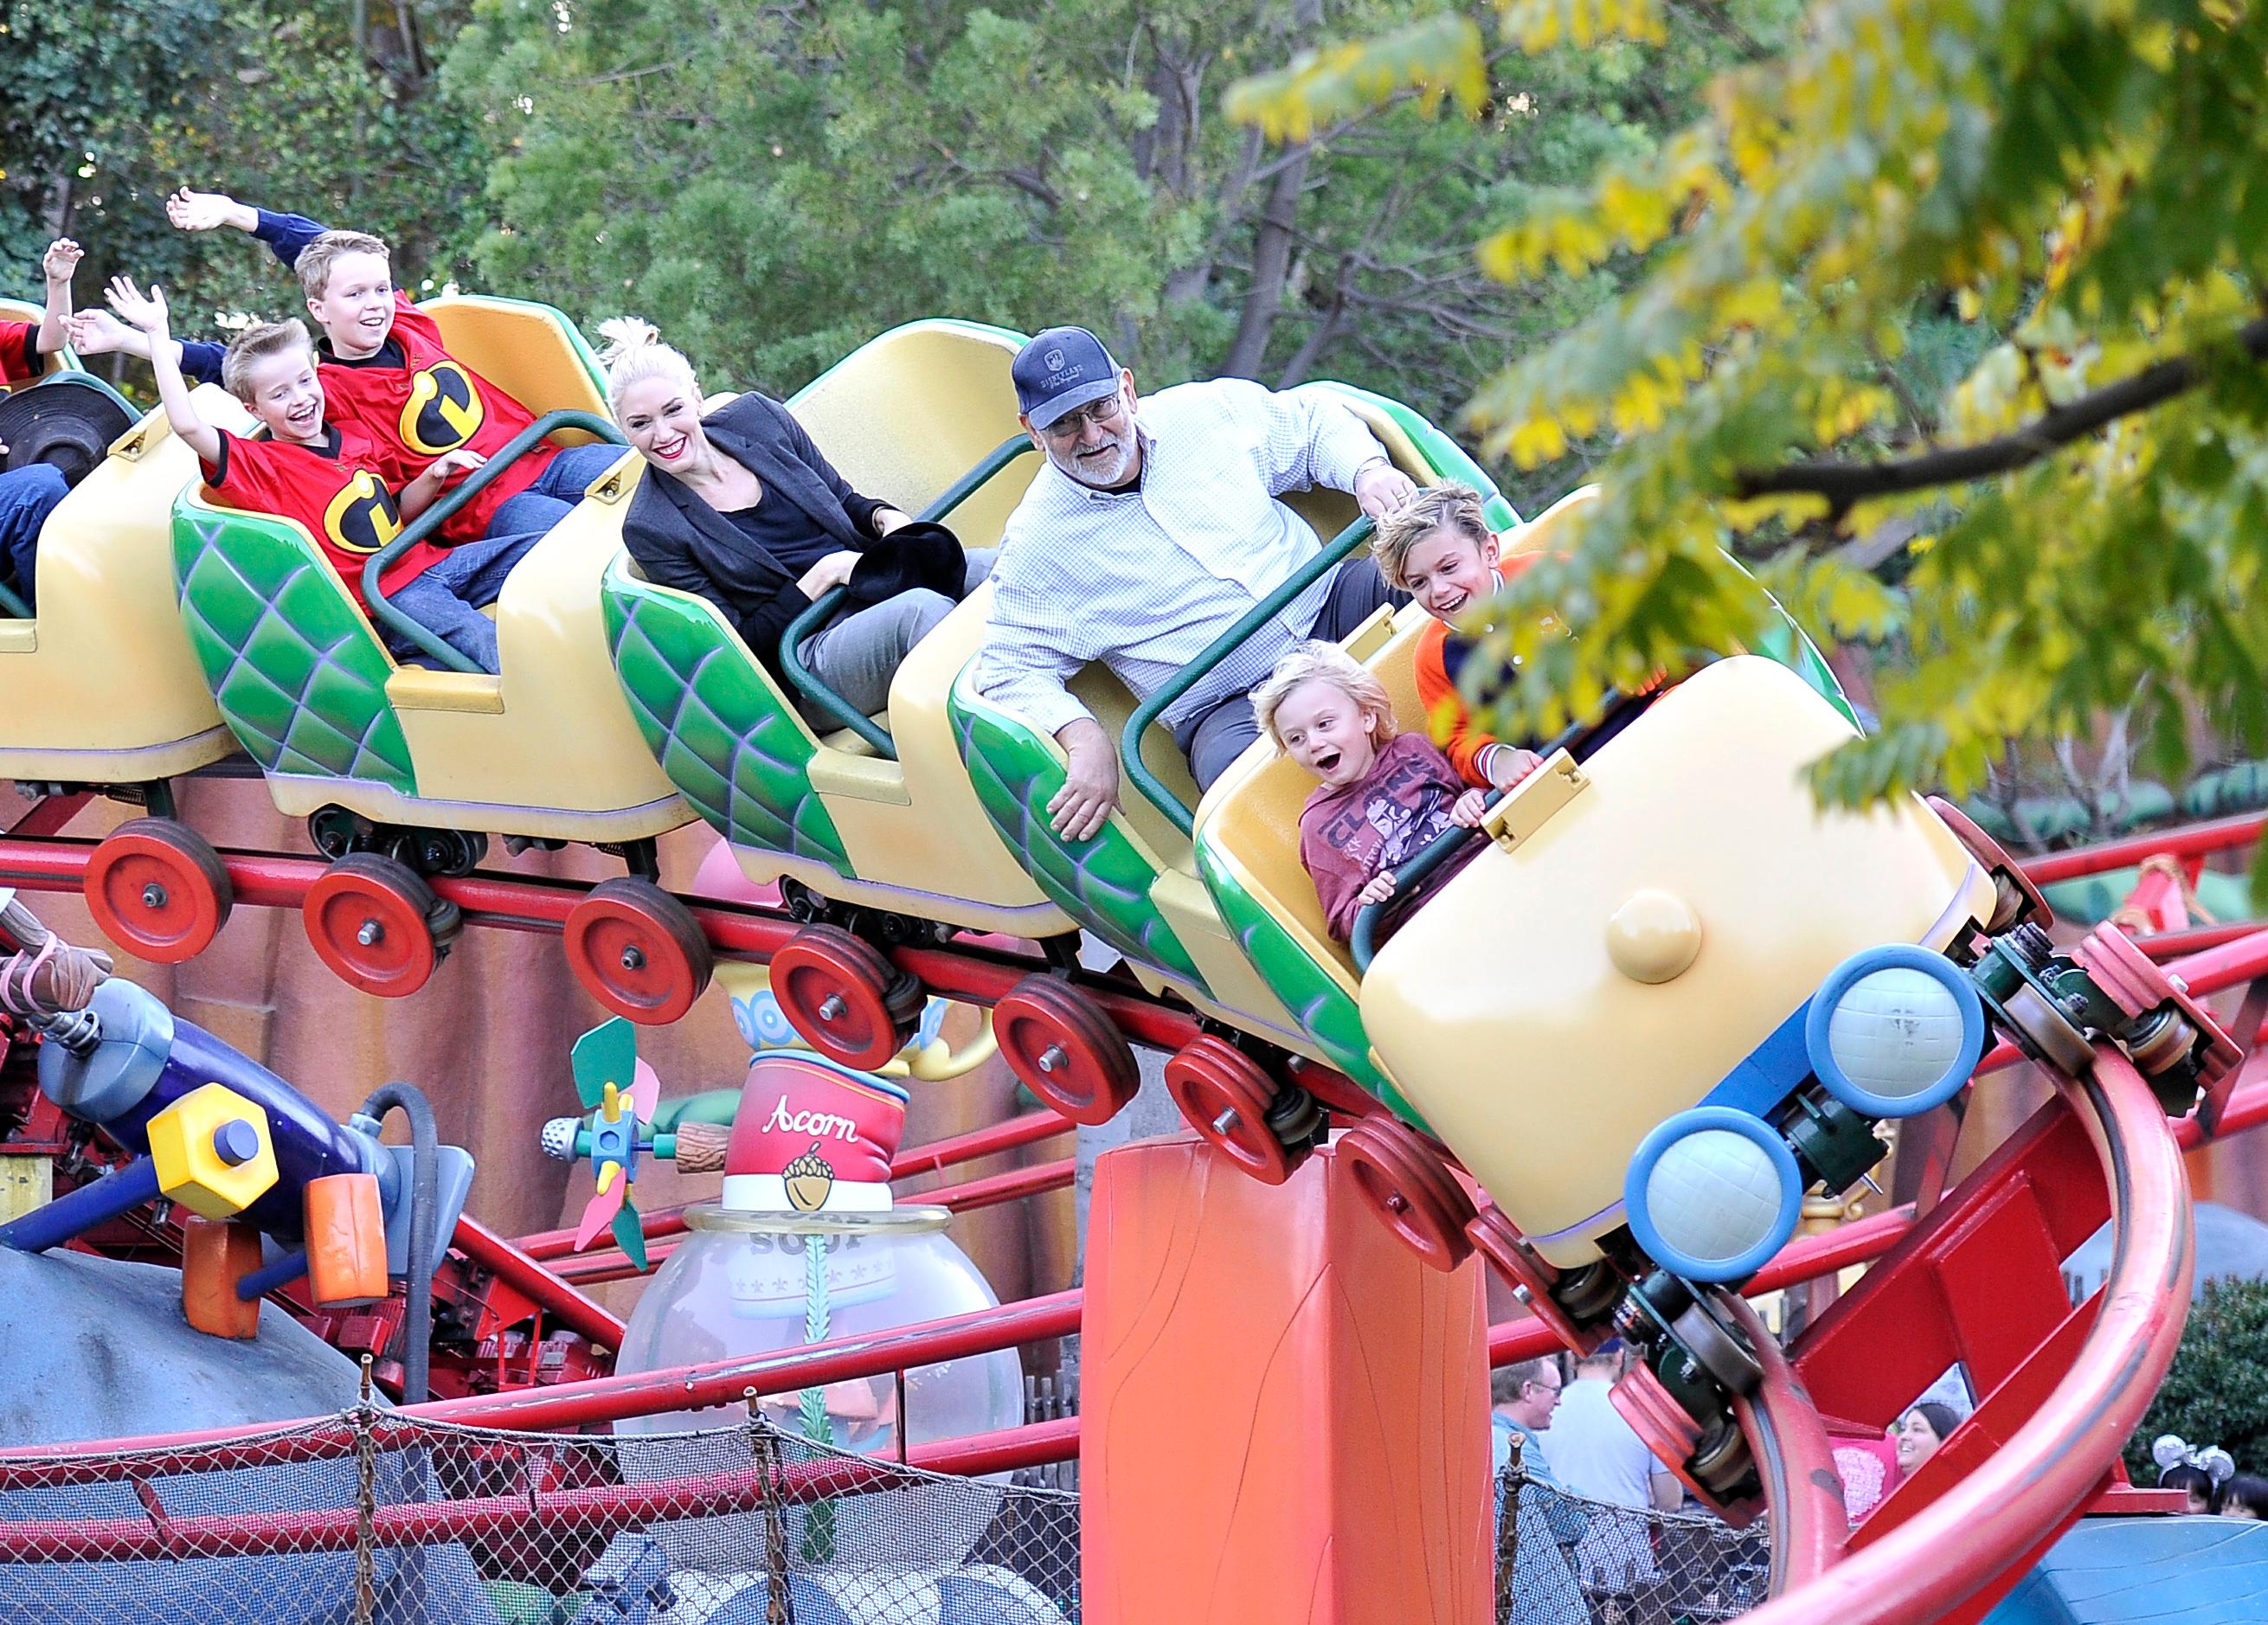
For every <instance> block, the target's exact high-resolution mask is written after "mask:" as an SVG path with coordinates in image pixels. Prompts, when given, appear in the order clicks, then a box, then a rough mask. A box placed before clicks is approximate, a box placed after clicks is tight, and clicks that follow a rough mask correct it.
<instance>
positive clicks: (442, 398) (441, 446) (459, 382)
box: [401, 361, 488, 457]
mask: <svg viewBox="0 0 2268 1625" xmlns="http://www.w3.org/2000/svg"><path fill="white" fill-rule="evenodd" d="M487 415H488V409H487V408H485V407H483V406H482V404H481V392H480V391H478V390H477V389H475V388H474V387H473V380H472V379H469V378H468V377H466V376H465V370H464V369H463V368H462V367H460V366H459V365H457V364H456V363H454V362H453V361H444V362H440V363H438V364H435V365H433V366H431V367H428V368H426V369H425V370H424V371H423V372H419V373H417V374H416V375H415V376H413V377H412V378H411V379H410V380H409V401H407V402H406V403H404V405H403V406H402V408H401V443H402V444H403V445H406V446H408V447H409V449H410V450H411V451H413V452H419V453H421V454H422V455H423V456H426V457H438V456H440V455H441V453H442V452H453V451H455V450H456V449H457V448H458V447H459V446H460V445H464V444H465V442H467V441H468V440H470V439H471V438H472V437H473V436H474V434H475V432H476V431H477V430H479V428H480V426H481V423H482V419H484V418H485V417H486V416H487Z"/></svg>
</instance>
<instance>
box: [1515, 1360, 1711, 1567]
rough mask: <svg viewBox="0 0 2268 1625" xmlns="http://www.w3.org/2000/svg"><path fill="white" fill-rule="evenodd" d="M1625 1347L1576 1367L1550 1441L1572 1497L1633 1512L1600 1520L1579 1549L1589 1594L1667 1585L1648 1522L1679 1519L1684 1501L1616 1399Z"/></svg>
mask: <svg viewBox="0 0 2268 1625" xmlns="http://www.w3.org/2000/svg"><path fill="white" fill-rule="evenodd" d="M1622 1363H1623V1343H1622V1340H1621V1339H1619V1338H1612V1337H1610V1338H1609V1339H1608V1340H1607V1341H1606V1342H1603V1343H1602V1344H1600V1345H1599V1347H1598V1348H1597V1349H1595V1350H1594V1351H1593V1352H1592V1353H1590V1354H1588V1355H1586V1356H1584V1357H1582V1358H1581V1359H1580V1360H1578V1361H1577V1362H1576V1363H1575V1380H1574V1381H1572V1382H1571V1383H1569V1384H1568V1385H1567V1387H1566V1390H1565V1393H1562V1394H1561V1396H1560V1403H1559V1409H1558V1412H1557V1415H1554V1416H1553V1417H1552V1419H1551V1426H1550V1430H1548V1431H1547V1432H1546V1433H1545V1434H1544V1435H1543V1453H1544V1456H1545V1457H1546V1459H1547V1460H1550V1464H1551V1472H1552V1475H1553V1476H1554V1477H1555V1478H1557V1480H1558V1482H1560V1484H1561V1485H1563V1486H1564V1487H1565V1489H1567V1490H1568V1491H1570V1492H1571V1493H1572V1494H1574V1495H1579V1496H1585V1497H1586V1498H1587V1499H1589V1500H1593V1501H1602V1502H1604V1503H1606V1504H1607V1505H1608V1506H1610V1507H1616V1508H1621V1509H1625V1510H1624V1511H1621V1512H1619V1513H1609V1512H1608V1511H1604V1510H1603V1509H1602V1511H1599V1512H1597V1513H1594V1515H1593V1516H1592V1518H1591V1526H1590V1528H1589V1529H1587V1531H1585V1532H1584V1535H1583V1538H1582V1540H1580V1542H1578V1543H1577V1545H1576V1548H1575V1560H1576V1566H1577V1571H1578V1574H1579V1576H1580V1579H1581V1581H1582V1585H1583V1589H1584V1590H1585V1591H1586V1592H1593V1593H1609V1594H1627V1593H1629V1592H1635V1591H1636V1590H1637V1589H1638V1587H1639V1586H1641V1585H1648V1584H1651V1583H1652V1582H1653V1581H1654V1580H1655V1579H1657V1578H1659V1577H1660V1574H1659V1571H1658V1570H1657V1569H1656V1568H1655V1566H1654V1561H1653V1535H1652V1532H1651V1530H1650V1529H1649V1527H1648V1524H1647V1519H1646V1513H1648V1512H1674V1511H1676V1510H1677V1509H1678V1507H1679V1506H1680V1504H1683V1499H1684V1495H1683V1489H1681V1487H1680V1486H1679V1484H1678V1482H1677V1480H1676V1478H1675V1476H1674V1475H1673V1474H1671V1473H1670V1471H1669V1469H1668V1468H1667V1467H1663V1466H1662V1465H1661V1463H1660V1462H1659V1461H1656V1460H1654V1459H1653V1452H1652V1451H1650V1450H1648V1449H1647V1448H1646V1442H1645V1441H1644V1440H1643V1439H1641V1438H1638V1434H1637V1433H1636V1431H1635V1430H1632V1429H1631V1424H1630V1423H1627V1422H1624V1420H1623V1419H1622V1414H1621V1413H1620V1412H1619V1411H1617V1410H1616V1409H1615V1408H1614V1404H1613V1401H1611V1400H1610V1399H1609V1397H1608V1395H1609V1390H1610V1389H1611V1388H1612V1387H1613V1386H1614V1381H1615V1379H1616V1377H1618V1376H1620V1375H1621V1374H1622Z"/></svg>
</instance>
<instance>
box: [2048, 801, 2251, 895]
mask: <svg viewBox="0 0 2268 1625" xmlns="http://www.w3.org/2000/svg"><path fill="white" fill-rule="evenodd" d="M2264 829H2268V813H2239V814H2238V815H2237V816H2235V817H2234V818H2216V819H2212V820H2207V821H2205V822H2204V823H2199V824H2188V825H2183V827H2179V828H2176V829H2157V830H2152V831H2150V832H2149V833H2148V834H2147V835H2127V836H2124V837H2123V838H2121V839H2119V840H2117V841H2105V842H2102V843H2101V844H2100V845H2097V846H2083V847H2076V848H2074V849H2072V850H2071V851H2068V852H2051V853H2049V854H2048V855H2047V856H2046V857H2032V858H2027V859H2025V860H2024V861H2023V862H2022V864H2020V865H2019V867H2021V869H2022V870H2023V871H2024V873H2025V874H2026V875H2027V876H2028V877H2029V879H2030V880H2031V882H2032V884H2033V885H2034V886H2047V885H2051V884H2052V883H2053V882H2055V881H2058V880H2072V879H2078V878H2079V877H2080V876H2081V875H2095V874H2102V873H2103V872H2104V871H2107V870H2111V869H2131V868H2132V867H2133V866H2134V865H2135V864H2139V863H2140V862H2141V861H2142V860H2143V859H2144V858H2146V857H2156V856H2157V855H2158V854H2159V853H2161V852H2163V853H2165V854H2166V855H2167V856H2169V857H2197V856H2198V855H2199V854H2201V853H2205V852H2225V851H2228V849H2230V848H2232V847H2240V846H2244V845H2247V844H2249V843H2250V842H2253V841H2257V840H2258V839H2259V837H2260V833H2261V831H2262V830H2264Z"/></svg>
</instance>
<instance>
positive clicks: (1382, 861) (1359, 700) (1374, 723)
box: [1252, 639, 1486, 942]
mask: <svg viewBox="0 0 2268 1625" xmlns="http://www.w3.org/2000/svg"><path fill="white" fill-rule="evenodd" d="M1252 712H1253V717H1254V718H1255V719H1256V721H1257V722H1258V723H1259V724H1260V729H1261V732H1263V733H1265V734H1267V735H1268V736H1269V737H1270V739H1274V740H1275V741H1276V745H1277V747H1278V749H1280V750H1281V751H1283V752H1284V754H1285V755H1287V756H1289V757H1291V758H1292V761H1296V762H1298V763H1299V764H1300V766H1301V767H1302V768H1306V769H1307V771H1308V772H1309V773H1311V774H1313V775H1314V776H1315V777H1316V778H1317V779H1318V780H1320V781H1321V783H1318V784H1317V786H1316V788H1315V790H1314V793H1313V794H1312V795H1310V796H1309V797H1308V798H1307V805H1306V806H1304V807H1303V808H1301V809H1300V863H1301V864H1304V865H1305V866H1306V868H1307V872H1308V873H1309V874H1310V875H1312V876H1314V881H1315V894H1316V896H1317V897H1318V898H1319V899H1320V900H1321V901H1322V905H1323V919H1324V923H1325V924H1326V925H1327V926H1328V927H1329V930H1330V933H1331V935H1332V936H1333V937H1335V938H1338V939H1339V940H1340V941H1342V942H1344V941H1345V940H1346V939H1347V938H1348V937H1349V936H1350V935H1351V933H1352V931H1353V930H1354V921H1355V915H1357V914H1359V912H1361V910H1362V909H1363V908H1364V907H1365V906H1366V905H1367V904H1370V903H1382V902H1384V901H1386V900H1387V899H1388V898H1389V897H1391V896H1393V895H1394V874H1393V871H1394V870H1395V869H1396V868H1398V867H1400V866H1401V865H1402V864H1406V863H1408V862H1409V861H1410V859H1411V858H1413V857H1417V856H1418V853H1420V852H1421V851H1423V850H1425V848H1426V847H1427V846H1428V845H1430V844H1431V843H1432V840H1433V838H1434V837H1435V836H1437V835H1440V833H1441V832H1442V831H1443V830H1445V829H1448V828H1450V827H1453V826H1455V827H1463V828H1467V829H1470V828H1473V827H1476V826H1477V825H1478V824H1479V823H1480V821H1481V813H1482V812H1483V810H1484V807H1485V805H1486V801H1485V798H1484V797H1483V795H1482V793H1481V792H1480V791H1479V790H1472V789H1469V788H1467V786H1466V784H1465V783H1464V781H1463V780H1462V778H1460V777H1459V776H1458V775H1457V769H1456V768H1455V767H1454V765H1452V764H1451V762H1450V761H1449V759H1448V757H1447V756H1445V755H1443V754H1441V750H1440V746H1436V745H1435V744H1434V743H1433V742H1432V740H1430V739H1426V738H1425V736H1424V735H1423V734H1417V733H1402V732H1396V730H1395V724H1394V708H1393V705H1392V703H1391V702H1389V701H1388V698H1387V695H1386V687H1385V685H1384V684H1382V683H1381V682H1380V681H1379V680H1378V679H1377V678H1376V677H1374V676H1373V675H1372V674H1371V673H1369V672H1367V671H1365V670H1364V669H1363V667H1362V665H1360V664H1359V662H1358V661H1357V660H1356V659H1355V658H1354V657H1353V656H1351V655H1350V654H1348V653H1347V652H1346V651H1345V650H1344V649H1342V648H1340V647H1339V646H1338V645H1337V643H1324V642H1322V641H1320V640H1316V639H1310V640H1308V641H1307V642H1306V643H1294V644H1292V647H1291V648H1290V649H1288V650H1286V651H1285V653H1284V657H1283V658H1281V659H1280V660H1278V661H1277V663H1276V669H1275V670H1274V671H1273V672H1272V673H1270V674H1269V677H1268V680H1267V681H1266V682H1264V683H1263V684H1261V685H1260V687H1259V688H1256V689H1254V690H1253V692H1252ZM1462 867H1463V864H1462V863H1453V864H1449V865H1447V866H1445V867H1444V868H1442V869H1438V870H1436V871H1434V872H1433V875H1432V878H1431V879H1428V881H1427V882H1426V886H1427V889H1428V890H1430V889H1431V888H1432V887H1433V886H1439V885H1440V883H1441V882H1442V881H1443V880H1446V879H1447V878H1448V875H1449V873H1450V872H1452V871H1454V870H1455V869H1458V868H1462ZM1384 937H1385V933H1381V938H1380V939H1381V941H1382V940H1384Z"/></svg>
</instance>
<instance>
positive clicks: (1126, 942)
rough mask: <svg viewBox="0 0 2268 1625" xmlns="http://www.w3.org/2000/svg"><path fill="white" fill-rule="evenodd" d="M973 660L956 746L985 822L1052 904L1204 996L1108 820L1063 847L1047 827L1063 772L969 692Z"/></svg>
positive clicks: (1145, 868)
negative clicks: (1091, 833)
mask: <svg viewBox="0 0 2268 1625" xmlns="http://www.w3.org/2000/svg"><path fill="white" fill-rule="evenodd" d="M975 673H976V662H975V661H974V660H971V661H970V662H969V663H968V667H967V668H966V669H965V670H963V671H962V673H961V677H960V680H958V681H956V682H955V683H954V686H953V697H952V702H951V710H952V715H953V732H954V739H955V740H956V741H957V742H958V743H959V745H960V746H961V761H962V762H963V763H964V764H966V766H967V767H968V782H969V783H970V784H971V785H973V786H974V787H975V788H976V800H977V803H978V805H981V806H983V809H984V816H985V817H987V818H989V819H990V820H992V827H994V828H995V829H998V831H999V832H1000V838H1001V839H1002V840H1004V841H1005V842H1007V843H1008V849H1009V850H1010V851H1012V852H1014V853H1016V854H1017V856H1018V858H1019V861H1020V862H1021V863H1022V864H1023V865H1024V869H1025V871H1026V872H1027V873H1028V874H1029V875H1030V876H1031V877H1032V879H1034V880H1035V881H1036V882H1038V884H1039V888H1040V890H1042V892H1045V893H1047V894H1048V896H1049V898H1050V899H1051V900H1052V901H1054V903H1055V905H1056V906H1057V908H1061V909H1062V910H1063V911H1064V913H1065V914H1067V915H1071V918H1072V919H1074V920H1077V921H1078V922H1079V924H1080V925H1082V926H1084V927H1085V928H1086V930H1091V931H1093V932H1094V934H1095V935H1096V936H1098V937H1100V938H1102V940H1103V941H1105V942H1107V943H1108V944H1109V945H1111V946H1112V947H1114V948H1116V949H1117V950H1118V952H1121V953H1123V954H1124V955H1125V956H1126V957H1127V958H1128V959H1130V960H1133V961H1134V962H1135V963H1137V964H1138V965H1146V966H1148V967H1150V968H1151V969H1152V970H1155V971H1158V972H1160V973H1161V974H1166V975H1169V976H1172V977H1174V978H1175V980H1177V981H1179V982H1182V984H1183V985H1184V986H1187V987H1192V988H1195V989H1198V990H1200V991H1201V992H1203V993H1204V995H1205V996H1206V997H1208V998H1210V997H1211V996H1212V990H1211V989H1210V988H1208V987H1206V986H1205V982H1204V978H1203V977H1202V976H1200V975H1198V974H1197V966H1196V964H1195V963H1194V962H1193V961H1192V960H1190V958H1189V950H1188V949H1186V948H1184V947H1183V946H1182V939H1181V938H1178V937H1176V936H1175V935H1174V928H1173V927H1172V926H1170V925H1168V924H1167V923H1166V922H1165V919H1164V917H1163V916H1162V915H1160V914H1159V912H1158V911H1157V909H1156V908H1155V907H1153V906H1152V903H1151V901H1150V887H1151V886H1152V885H1154V884H1155V883H1156V881H1157V879H1158V871H1157V867H1156V865H1154V864H1152V863H1151V862H1150V860H1149V859H1148V858H1146V857H1143V856H1142V852H1141V849H1139V848H1138V847H1137V846H1136V845H1135V844H1134V843H1133V842H1131V841H1130V840H1128V839H1127V837H1126V832H1125V831H1124V830H1123V829H1122V828H1120V827H1119V825H1118V822H1117V820H1116V819H1113V820H1109V821H1108V822H1106V823H1105V824H1104V825H1103V827H1102V829H1101V833H1099V834H1097V835H1094V836H1092V837H1090V838H1089V839H1087V840H1085V841H1080V842H1065V841H1064V840H1062V839H1060V838H1059V837H1058V836H1057V835H1056V833H1055V831H1054V830H1053V829H1052V828H1051V827H1049V824H1048V814H1047V806H1048V802H1049V799H1050V798H1052V797H1053V796H1054V795H1055V793H1056V791H1057V790H1061V789H1062V788H1063V783H1064V764H1063V761H1062V759H1061V758H1060V757H1059V756H1057V754H1056V753H1055V752H1054V751H1053V750H1050V749H1049V747H1048V746H1047V744H1046V743H1045V742H1044V741H1042V739H1041V738H1040V736H1039V735H1038V734H1036V733H1035V732H1033V731H1032V730H1031V729H1030V728H1029V727H1028V726H1027V725H1026V724H1024V723H1023V722H1021V721H1020V720H1019V719H1017V718H1015V717H1011V716H1009V715H1008V714H1007V713H1006V712H1005V711H1002V710H998V709H997V708H995V707H994V706H992V705H990V703H988V702H986V701H985V700H983V698H982V697H981V696H980V695H978V694H977V693H976V680H975Z"/></svg>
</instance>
